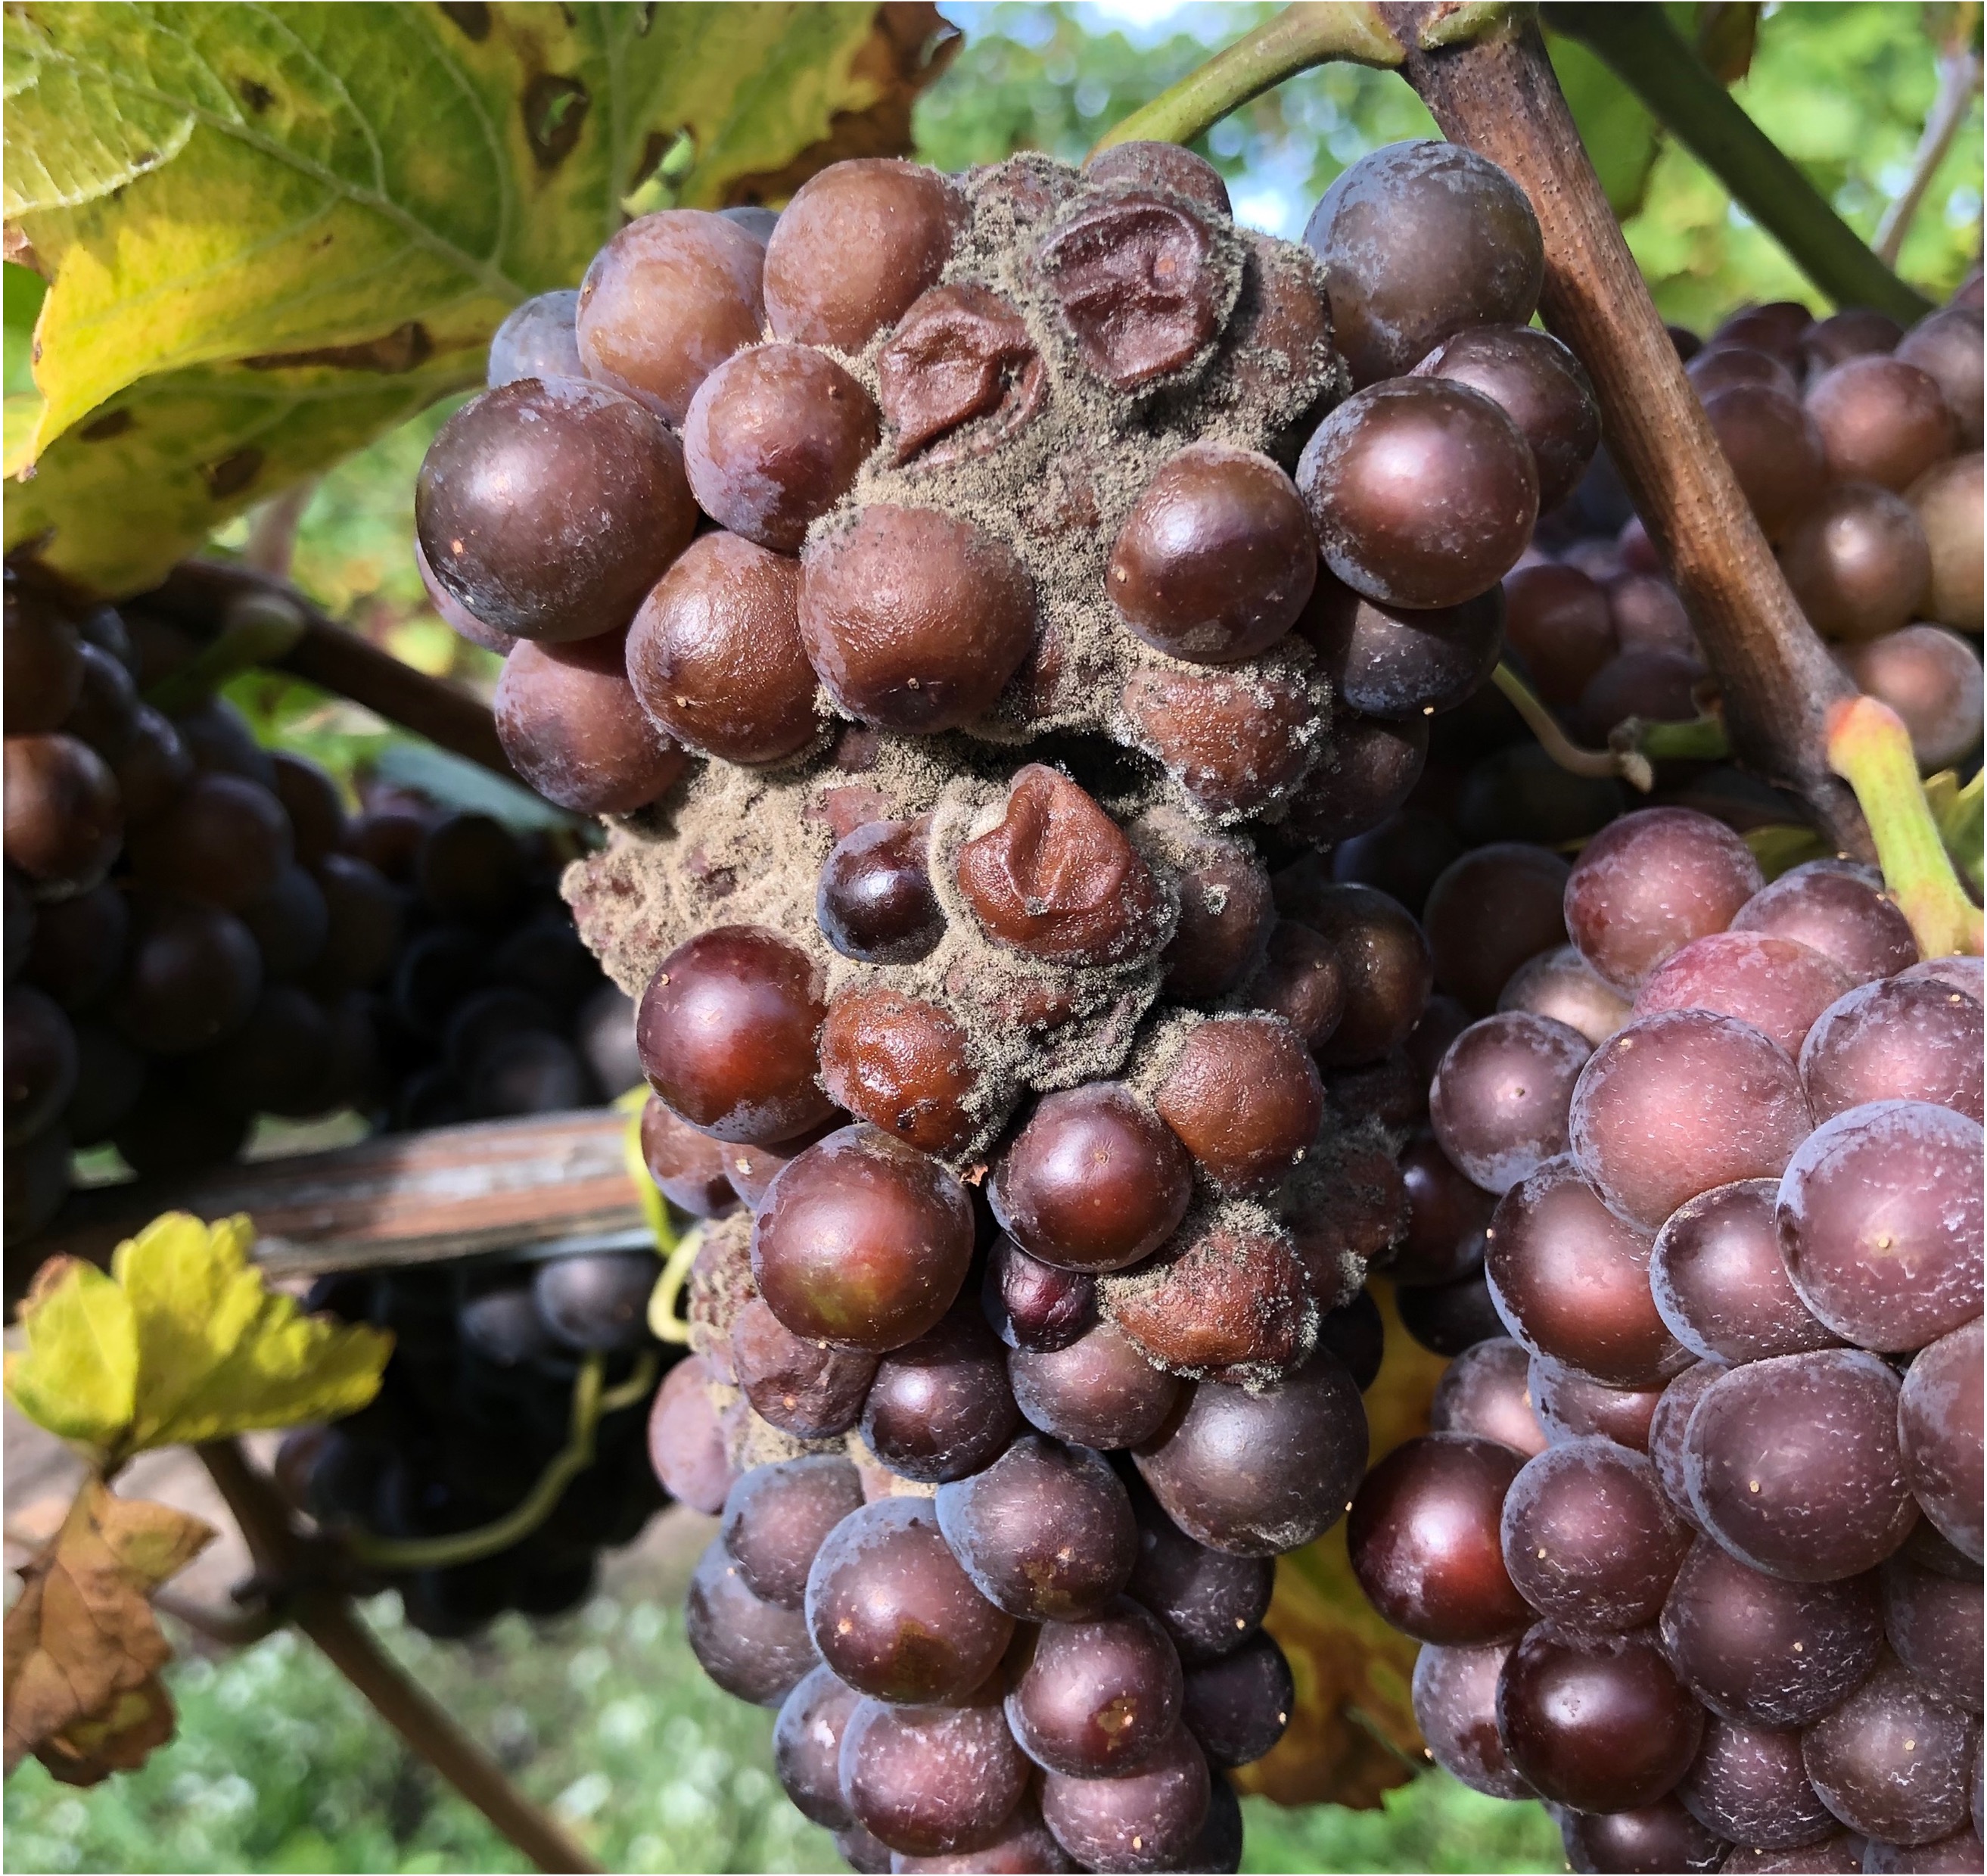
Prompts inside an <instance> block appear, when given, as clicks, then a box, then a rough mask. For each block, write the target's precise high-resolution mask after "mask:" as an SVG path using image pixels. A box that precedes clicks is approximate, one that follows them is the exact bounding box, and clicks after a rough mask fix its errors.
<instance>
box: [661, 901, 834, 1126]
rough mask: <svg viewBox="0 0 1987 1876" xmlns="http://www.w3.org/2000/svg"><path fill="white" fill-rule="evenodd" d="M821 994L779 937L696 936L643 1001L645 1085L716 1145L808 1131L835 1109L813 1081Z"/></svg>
mask: <svg viewBox="0 0 1987 1876" xmlns="http://www.w3.org/2000/svg"><path fill="white" fill-rule="evenodd" d="M823 989H824V986H823V984H822V982H821V973H820V971H819V970H818V969H817V967H815V965H814V964H813V963H811V961H810V960H809V959H808V956H807V954H806V953H805V952H804V951H802V950H800V949H799V948H798V946H794V945H792V944H790V943H788V941H787V940H785V939H784V938H782V937H781V936H779V934H778V933H776V932H773V931H769V930H767V929H766V928H764V926H757V925H724V926H715V927H713V929H711V930H708V931H704V932H700V933H698V934H697V936H695V937H694V938H693V939H691V940H689V942H688V943H685V944H681V945H679V946H677V947H676V950H673V951H672V952H671V953H670V954H669V956H668V957H666V958H664V959H663V962H662V963H661V965H660V967H659V968H658V969H657V970H656V973H655V975H654V976H653V977H652V978H650V980H649V987H648V988H647V989H646V990H645V991H643V994H642V1004H641V1009H640V1012H639V1014H638V1016H637V1017H636V1045H637V1046H638V1047H639V1049H640V1051H641V1053H642V1064H643V1069H644V1071H646V1074H647V1075H648V1077H649V1085H650V1086H651V1087H652V1088H654V1089H655V1091H656V1093H657V1094H659V1095H661V1096H662V1098H663V1100H664V1101H666V1102H668V1103H669V1105H670V1107H671V1108H673V1109H674V1110H675V1111H676V1112H677V1113H678V1114H680V1115H682V1116H683V1119H685V1120H687V1121H688V1122H690V1123H691V1125H693V1126H697V1127H700V1128H701V1129H703V1130H704V1131H705V1132H708V1133H710V1134H713V1135H715V1136H716V1137H717V1139H720V1140H736V1141H740V1142H745V1143H747V1144H758V1143H762V1142H777V1141H780V1140H783V1139H789V1138H791V1136H792V1135H794V1134H796V1133H798V1132H801V1131H802V1130H803V1129H805V1128H808V1127H810V1126H812V1125H814V1124H815V1122H818V1121H820V1120H822V1119H825V1118H826V1117H827V1116H828V1115H829V1114H830V1113H832V1112H833V1104H832V1102H830V1101H829V1100H828V1097H827V1095H825V1094H824V1093H822V1092H821V1088H820V1085H819V1084H818V1082H817V1081H816V1080H815V1037H816V1035H817V1034H818V1031H819V1030H820V1027H821V1023H822V1021H824V1020H825V1017H826V1015H827V1008H826V1005H825V1000H824V998H823Z"/></svg>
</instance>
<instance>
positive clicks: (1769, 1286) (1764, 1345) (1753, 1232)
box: [1649, 1179, 1840, 1363]
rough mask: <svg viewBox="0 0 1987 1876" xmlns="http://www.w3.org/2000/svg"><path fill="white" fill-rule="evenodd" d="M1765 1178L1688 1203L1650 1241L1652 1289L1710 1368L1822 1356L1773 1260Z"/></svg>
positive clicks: (1820, 1336) (1811, 1326)
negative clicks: (1775, 1357) (1816, 1353)
mask: <svg viewBox="0 0 1987 1876" xmlns="http://www.w3.org/2000/svg"><path fill="white" fill-rule="evenodd" d="M1779 1189H1780V1188H1779V1186H1778V1185H1777V1184H1776V1183H1775V1182H1774V1181H1773V1180H1772V1179H1739V1180H1737V1181H1736V1182H1735V1183H1732V1184H1731V1185H1729V1186H1714V1187H1713V1188H1712V1189H1711V1190H1710V1191H1709V1192H1705V1193H1699V1195H1698V1196H1696V1197H1695V1198H1694V1199H1686V1200H1685V1203H1683V1204H1682V1205H1680V1206H1678V1207H1677V1209H1676V1210H1675V1211H1674V1212H1672V1213H1671V1214H1670V1216H1669V1217H1668V1220H1667V1221H1665V1223H1664V1226H1663V1228H1662V1230H1660V1231H1659V1232H1658V1233H1656V1243H1655V1250H1653V1251H1651V1253H1650V1257H1649V1289H1650V1292H1651V1294H1652V1295H1653V1296H1654V1297H1655V1302H1656V1308H1657V1311H1658V1313H1659V1314H1661V1317H1662V1319H1663V1321H1665V1323H1667V1324H1668V1325H1669V1328H1670V1331H1671V1333H1672V1334H1674V1335H1675V1337H1676V1338H1677V1340H1678V1341H1680V1342H1682V1344H1683V1345H1684V1346H1685V1348H1688V1349H1689V1350H1690V1351H1691V1352H1692V1354H1693V1355H1698V1356H1699V1357H1701V1358H1702V1359H1703V1360H1705V1361H1723V1362H1730V1363H1736V1362H1740V1361H1763V1360H1766V1358H1768V1357H1769V1356H1773V1355H1804V1354H1806V1353H1807V1352H1808V1351H1810V1350H1811V1349H1816V1348H1829V1347H1831V1346H1832V1345H1834V1344H1835V1343H1836V1342H1837V1341H1838V1340H1839V1339H1840V1338H1837V1336H1836V1335H1835V1334H1834V1333H1832V1332H1831V1331H1830V1329H1829V1328H1828V1327H1827V1325H1826V1324H1824V1323H1823V1322H1821V1321H1819V1320H1817V1318H1816V1316H1815V1314H1814V1312H1813V1311H1812V1310H1810V1308H1809V1307H1808V1306H1807V1304H1805V1303H1804V1302H1803V1301H1801V1299H1800V1295H1799V1294H1798V1293H1797V1292H1796V1290H1795V1288H1794V1286H1793V1283H1792V1281H1791V1280H1790V1279H1789V1277H1788V1276H1787V1269H1786V1264H1784V1263H1783V1261H1782V1260H1781V1257H1780V1233H1779V1227H1778V1226H1777V1224H1776V1222H1775V1217H1774V1206H1775V1200H1776V1196H1777V1194H1778V1193H1779Z"/></svg>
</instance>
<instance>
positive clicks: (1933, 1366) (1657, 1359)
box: [1348, 807, 1982, 1870]
mask: <svg viewBox="0 0 1987 1876" xmlns="http://www.w3.org/2000/svg"><path fill="white" fill-rule="evenodd" d="M1425 916H1426V921H1427V925H1428V929H1429V937H1430V940H1431V943H1432V946H1433V950H1434V957H1435V972H1436V978H1437V981H1438V983H1439V984H1441V985H1442V990H1443V993H1444V994H1442V996H1440V997H1438V999H1437V1000H1436V1003H1437V1006H1439V1005H1442V1004H1449V999H1450V998H1454V999H1455V1001H1454V1002H1453V1004H1449V1018H1450V1021H1451V1023H1452V1024H1460V1026H1459V1027H1452V1030H1451V1034H1452V1040H1450V1041H1448V1043H1447V1045H1446V1048H1443V1049H1442V1051H1441V1052H1440V1054H1439V1060H1438V1061H1436V1062H1435V1066H1434V1069H1433V1073H1432V1079H1431V1082H1430V1085H1429V1102H1428V1105H1429V1122H1430V1130H1429V1132H1427V1133H1425V1134H1422V1135H1419V1136H1418V1137H1417V1139H1416V1140H1415V1142H1414V1143H1413V1144H1412V1145H1411V1146H1410V1147H1409V1149H1408V1152H1407V1153H1406V1154H1405V1156H1404V1157H1403V1165H1404V1168H1405V1169H1406V1170H1407V1172H1408V1189H1409V1193H1410V1197H1411V1200H1412V1208H1413V1218H1412V1223H1411V1225H1410V1227H1409V1230H1408V1234H1407V1237H1405V1240H1403V1243H1402V1246H1401V1247H1400V1248H1399V1250H1398V1251H1397V1252H1396V1253H1395V1260H1394V1266H1393V1267H1394V1270H1395V1274H1396V1275H1397V1277H1399V1278H1400V1279H1401V1280H1402V1281H1403V1282H1404V1283H1405V1282H1408V1281H1409V1280H1412V1281H1414V1282H1416V1283H1426V1282H1429V1281H1431V1280H1439V1282H1440V1284H1442V1288H1440V1289H1439V1290H1437V1291H1432V1292H1429V1293H1427V1294H1436V1295H1445V1296H1446V1297H1448V1299H1449V1300H1448V1301H1446V1302H1445V1303H1444V1304H1443V1305H1442V1311H1443V1314H1442V1323H1441V1330H1442V1332H1441V1333H1439V1334H1435V1335H1432V1336H1430V1337H1428V1338H1427V1339H1429V1340H1430V1341H1432V1343H1433V1345H1435V1346H1436V1347H1437V1348H1439V1349H1441V1350H1442V1352H1445V1353H1448V1354H1451V1355H1454V1356H1455V1357H1456V1359H1455V1360H1454V1361H1452V1364H1451V1365H1450V1367H1449V1369H1448V1371H1447V1372H1446V1374H1445V1375H1444V1377H1443V1378H1442V1382H1441V1384H1440V1386H1439V1389H1438V1391H1437V1393H1436V1395H1435V1402H1434V1405H1433V1409H1432V1426H1433V1429H1434V1430H1433V1431H1432V1432H1431V1433H1429V1435H1427V1436H1425V1437H1422V1438H1420V1439H1415V1440H1412V1441H1411V1442H1408V1444H1406V1445H1405V1446H1402V1447H1399V1448H1398V1449H1395V1451H1394V1452H1393V1453H1392V1454H1390V1455H1389V1456H1387V1457H1386V1458H1385V1459H1384V1460H1383V1461H1382V1462H1381V1463H1380V1464H1379V1465H1378V1466H1376V1467H1375V1469H1373V1470H1372V1472H1371V1473H1370V1474H1369V1475H1368V1477H1367V1479H1366V1480H1365V1483H1363V1484H1362V1485H1361V1487H1360V1490H1359V1492H1358V1496H1357V1497H1356V1499H1355V1500H1354V1504H1353V1507H1352V1510H1351V1515H1350V1518H1349V1520H1348V1541H1349V1545H1350V1549H1351V1557H1352V1562H1353V1567H1354V1571H1355V1573H1356V1574H1358V1577H1359V1580H1360V1581H1361V1585H1362V1587H1363V1588H1365V1591H1366V1592H1367V1594H1368V1596H1369V1597H1370V1598H1371V1600H1372V1601H1373V1602H1374V1604H1375V1606H1376V1607H1377V1608H1378V1609H1379V1610H1380V1611H1381V1613H1382V1614H1383V1615H1385V1617H1386V1618H1387V1619H1388V1621H1390V1622H1392V1624H1393V1625H1395V1627H1397V1628H1399V1629H1401V1630H1402V1631H1404V1632H1405V1633H1406V1634H1408V1635H1411V1636H1412V1637H1414V1638H1415V1639H1416V1640H1418V1641H1421V1642H1422V1644H1423V1645H1424V1646H1423V1648H1422V1654H1421V1656H1420V1658H1419V1662H1418V1663H1417V1665H1416V1668H1415V1681H1414V1695H1415V1712H1416V1715H1417V1717H1418V1719H1419V1722H1420V1724H1421V1726H1422V1731H1423V1733H1424V1735H1425V1738H1426V1739H1427V1742H1428V1745H1429V1749H1430V1751H1431V1752H1432V1754H1433V1755H1434V1756H1435V1759H1436V1760H1439V1762H1440V1763H1442V1764H1443V1765H1445V1766H1447V1767H1448V1768H1449V1770H1452V1772H1454V1773H1455V1774H1456V1776H1458V1777H1459V1778H1460V1779H1462V1780H1464V1781H1465V1782H1466V1783H1469V1784H1470V1785H1472V1786H1473V1787H1476V1789H1478V1790H1483V1791H1486V1792H1488V1793H1492V1794H1493V1795H1495V1796H1499V1797H1507V1798H1515V1797H1529V1796H1534V1795H1535V1796H1537V1797H1542V1798H1543V1799H1544V1800H1547V1803H1550V1805H1552V1806H1554V1807H1556V1809H1557V1814H1558V1816H1559V1817H1560V1822H1561V1826H1562V1829H1563V1831H1564V1837H1565V1842H1566V1848H1567V1857H1568V1859H1569V1861H1570V1863H1571V1864H1572V1866H1573V1867H1574V1868H1575V1869H1582V1870H1657V1869H1660V1870H1713V1869H1720V1868H1722V1869H1727V1870H1833V1869H1844V1870H1853V1869H1867V1870H1887V1869H1977V1868H1979V1864H1980V1857H1981V1849H1980V1840H1979V1834H1978V1833H1979V1823H1980V1803H1981V1786H1980V1726H1979V1712H1980V1708H1981V1697H1982V1655H1981V1648H1982V1613H1981V1609H1982V1605H1981V1557H1982V1528H1981V1517H1982V1470H1981V1466H1982V1461H1981V1413H1982V1408H1981V1386H1982V1343H1981V1303H1982V1197H1981V1193H1982V1133H1981V1115H1982V1082H1981V1072H1982V979H1981V966H1980V960H1979V959H1978V958H1977V957H1967V958H1950V957H1948V958H1935V959H1928V960H1923V961H1921V960H1920V959H1919V957H1918V951H1917V949H1916V946H1914V943H1913V941H1912V936H1911V929H1910V927H1909V926H1908V924H1907V923H1906V922H1905V920H1904V916H1903V915H1902V914H1901V913H1900V912H1899V910H1898V908H1897V906H1895V905H1894V904H1893V903H1891V900H1890V899H1887V897H1886V896H1884V892H1883V891H1882V889H1881V881H1880V880H1879V879H1877V877H1876V876H1874V874H1873V873H1871V872H1869V871H1868V870H1867V869H1864V868H1861V867H1859V866H1857V865H1854V864H1853V863H1851V862H1847V861H1837V860H1822V861H1817V862H1810V863H1808V864H1807V865H1800V866H1797V867H1796V868H1794V869H1793V870H1791V871H1790V872H1786V873H1785V874H1783V876H1780V878H1778V879H1775V880H1774V881H1773V882H1772V883H1770V884H1768V883H1766V881H1765V880H1764V879H1763V877H1762V876H1761V872H1760V870H1759V865H1758V864H1757V862H1756V861H1755V859H1754V857H1753V853H1752V852H1751V850H1750V849H1749V847H1748V846H1747V845H1746V842H1744V841H1743V840H1742V839H1741V838H1739V836H1738V835H1736V834H1735V833H1734V832H1732V831H1731V829H1730V828H1728V827H1726V825H1723V824H1722V823H1721V822H1718V821H1716V820H1714V819H1712V818H1710V817H1709V816H1707V815H1702V814H1700V813H1697V812H1695V811H1692V810H1690V809H1688V808H1679V807H1657V808H1648V809H1645V810H1643V811H1640V812H1637V813H1633V814H1630V815H1626V816H1624V817H1623V818H1619V819H1617V820H1614V821H1613V822H1610V823H1609V824H1608V825H1606V826H1605V827H1604V828H1602V829H1601V831H1600V832H1598V833H1597V834H1596V835H1594V837H1593V838H1591V840H1589V841H1588V842H1587V843H1586V845H1585V847H1584V850H1583V851H1582V852H1581V853H1580V857H1579V859H1578V860H1577V862H1575V863H1574V864H1573V865H1571V866H1570V867H1569V866H1568V865H1567V863H1566V862H1565V861H1564V860H1563V859H1560V857H1559V856H1557V855H1554V854H1553V853H1551V852H1548V851H1547V850H1545V849H1541V848H1539V847H1536V846H1532V845H1525V844H1522V843H1518V842H1506V843H1502V844H1492V845H1484V846H1481V847H1479V848H1476V849H1474V850H1473V851H1472V852H1469V853H1466V854H1465V855H1462V857H1461V858H1459V859H1456V860H1455V861H1454V862H1452V863H1451V864H1450V865H1449V866H1448V867H1447V868H1446V869H1445V870H1444V871H1443V872H1442V873H1441V874H1440V875H1439V877H1438V878H1437V879H1435V882H1434V884H1433V886H1432V889H1431V890H1430V892H1429V896H1428V903H1427V908H1426V915H1425ZM1507 935H1510V936H1512V937H1513V938H1514V939H1516V940H1517V942H1514V943H1509V944H1507V943H1505V939H1506V936H1507ZM1569 940H1570V942H1568V941H1569ZM1525 943H1536V944H1537V946H1538V949H1537V952H1536V953H1535V954H1534V955H1533V956H1532V957H1530V958H1529V959H1528V960H1526V959H1522V958H1521V957H1520V953H1521V952H1522V950H1523V945H1524V944H1525ZM1441 1015H1442V1009H1441V1008H1440V1007H1432V1008H1431V1011H1430V1012H1429V1017H1427V1018H1425V1019H1424V1021H1425V1022H1432V1021H1434V1020H1435V1019H1436V1018H1437V1017H1440V1016H1441ZM1471 1017H1474V1018H1475V1020H1473V1021H1471V1020H1469V1019H1470V1018H1471ZM1401 1294H1402V1299H1403V1301H1402V1314H1403V1316H1404V1317H1405V1318H1408V1320H1409V1321H1411V1322H1412V1321H1415V1320H1416V1319H1417V1313H1416V1308H1415V1305H1413V1304H1411V1302H1410V1301H1408V1299H1409V1298H1411V1297H1413V1296H1415V1294H1417V1292H1415V1291H1414V1290H1412V1289H1403V1290H1402V1292H1401Z"/></svg>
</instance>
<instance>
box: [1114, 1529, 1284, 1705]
mask: <svg viewBox="0 0 1987 1876" xmlns="http://www.w3.org/2000/svg"><path fill="white" fill-rule="evenodd" d="M1133 1508H1134V1510H1135V1513H1136V1515H1137V1518H1138V1525H1139V1561H1138V1562H1137V1563H1136V1564H1135V1565H1134V1566H1133V1567H1132V1580H1131V1582H1130V1583H1129V1584H1128V1586H1127V1588H1126V1590H1125V1594H1128V1596H1129V1597H1130V1598H1132V1601H1134V1602H1135V1603H1137V1604H1139V1605H1140V1606H1141V1607H1142V1608H1145V1609H1146V1610H1148V1611H1150V1613H1151V1615H1152V1618H1153V1619H1154V1620H1155V1621H1157V1622H1158V1623H1159V1626H1160V1627H1161V1628H1163V1629H1164V1630H1165V1631H1166V1635H1167V1637H1168V1638H1169V1640H1170V1641H1172V1645H1173V1647H1174V1648H1175V1650H1176V1652H1178V1654H1179V1658H1180V1659H1181V1660H1182V1662H1185V1663H1186V1665H1188V1666H1189V1667H1193V1666H1194V1665H1196V1664H1198V1663H1199V1662H1205V1661H1214V1660H1216V1659H1218V1658H1220V1656H1222V1655H1226V1654H1228V1653H1230V1652H1232V1651H1233V1649H1236V1648H1240V1646H1241V1645H1242V1644H1243V1642H1244V1641H1247V1640H1248V1638H1250V1636H1251V1635H1253V1634H1254V1633H1255V1632H1256V1631H1257V1629H1258V1628H1260V1627H1261V1626H1262V1622H1263V1617H1264V1616H1266V1615H1268V1614H1269V1612H1270V1596H1271V1594H1273V1593H1274V1591H1275V1588H1276V1583H1277V1567H1276V1564H1275V1562H1274V1560H1273V1559H1271V1558H1270V1557H1236V1556H1233V1555H1231V1554H1230V1553H1229V1552H1227V1551H1226V1550H1209V1548H1208V1547H1207V1546H1206V1544H1196V1543H1195V1542H1194V1540H1193V1539H1192V1538H1191V1537H1189V1536H1188V1535H1187V1534H1186V1532H1185V1531H1183V1530H1181V1529H1180V1527H1179V1526H1178V1525H1177V1524H1176V1523H1174V1522H1173V1521H1172V1519H1171V1518H1169V1517H1167V1516H1166V1513H1164V1512H1163V1511H1162V1510H1160V1509H1159V1504H1158V1502H1157V1501H1156V1500H1155V1499H1154V1498H1153V1497H1152V1495H1151V1494H1150V1493H1148V1492H1145V1491H1143V1490H1141V1491H1139V1493H1138V1494H1137V1496H1136V1500H1135V1503H1134V1507H1133Z"/></svg>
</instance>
